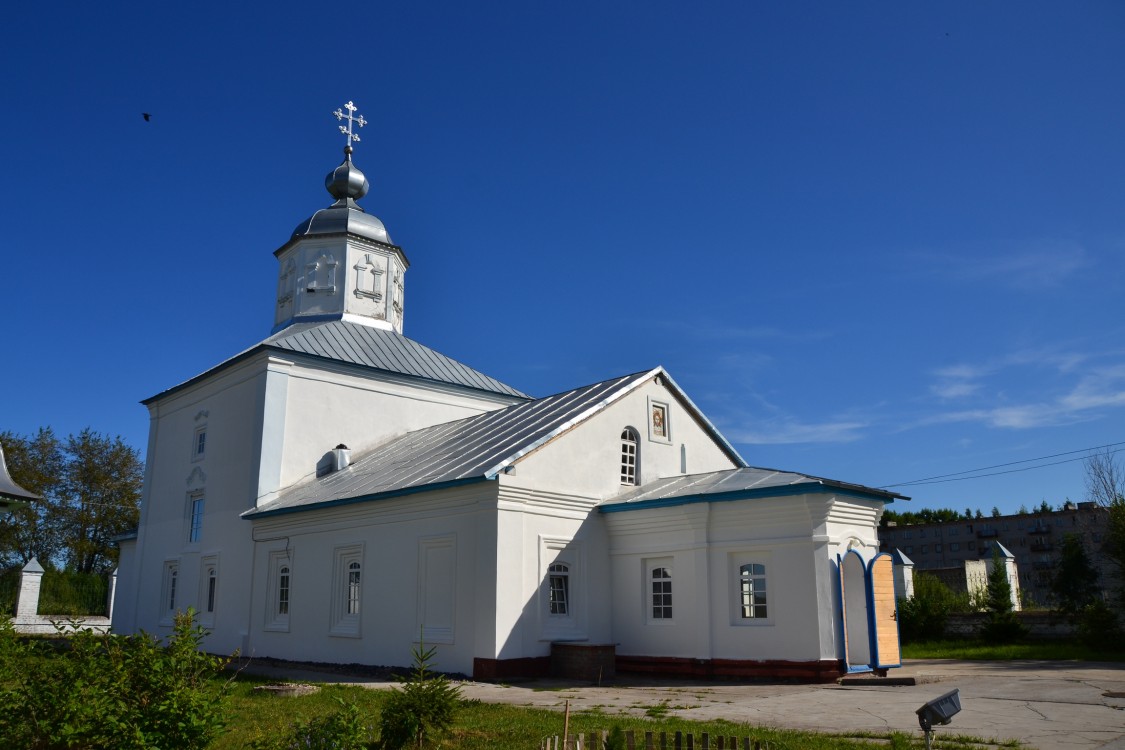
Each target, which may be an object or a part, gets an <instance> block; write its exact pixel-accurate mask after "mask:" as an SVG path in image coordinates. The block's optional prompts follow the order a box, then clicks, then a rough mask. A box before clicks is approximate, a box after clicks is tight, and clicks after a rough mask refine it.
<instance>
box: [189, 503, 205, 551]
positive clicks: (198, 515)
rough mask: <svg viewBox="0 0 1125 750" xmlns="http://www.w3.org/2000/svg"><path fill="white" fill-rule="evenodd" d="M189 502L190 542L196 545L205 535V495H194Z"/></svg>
mask: <svg viewBox="0 0 1125 750" xmlns="http://www.w3.org/2000/svg"><path fill="white" fill-rule="evenodd" d="M189 502H190V504H191V510H190V514H191V515H190V519H189V521H188V541H189V542H191V543H193V544H194V543H195V542H198V541H199V537H200V536H201V535H202V533H203V495H192V496H191V499H190V501H189Z"/></svg>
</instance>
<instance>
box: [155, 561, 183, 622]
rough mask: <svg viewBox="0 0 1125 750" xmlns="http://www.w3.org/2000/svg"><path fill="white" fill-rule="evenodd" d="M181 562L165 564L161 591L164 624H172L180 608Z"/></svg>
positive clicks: (162, 620)
mask: <svg viewBox="0 0 1125 750" xmlns="http://www.w3.org/2000/svg"><path fill="white" fill-rule="evenodd" d="M179 584H180V562H179V560H168V561H166V562H165V563H164V579H163V582H162V585H161V591H160V621H161V623H163V624H169V623H171V622H172V618H173V617H174V616H175V614H176V612H177V610H178V609H179V607H180V604H181V602H180V591H179V589H180V585H179Z"/></svg>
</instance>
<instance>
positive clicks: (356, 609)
mask: <svg viewBox="0 0 1125 750" xmlns="http://www.w3.org/2000/svg"><path fill="white" fill-rule="evenodd" d="M363 581H364V578H363V546H362V545H351V546H348V547H337V548H336V565H335V582H334V585H333V587H332V594H333V606H332V612H333V621H332V629H331V631H330V633H331V634H332V635H341V636H348V637H351V638H359V637H360V619H359V616H360V611H361V610H362V604H363Z"/></svg>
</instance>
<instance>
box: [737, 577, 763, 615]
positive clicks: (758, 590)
mask: <svg viewBox="0 0 1125 750" xmlns="http://www.w3.org/2000/svg"><path fill="white" fill-rule="evenodd" d="M738 595H739V610H740V612H741V616H742V619H744V620H758V619H765V617H766V566H765V565H763V564H761V563H745V564H743V565H740V566H739V567H738Z"/></svg>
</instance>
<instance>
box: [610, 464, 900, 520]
mask: <svg viewBox="0 0 1125 750" xmlns="http://www.w3.org/2000/svg"><path fill="white" fill-rule="evenodd" d="M819 487H826V488H831V489H835V490H841V491H844V492H848V493H853V494H860V495H869V496H871V497H873V498H877V499H886V500H888V501H889V500H892V499H894V498H903V496H902V495H899V494H896V493H894V492H888V491H886V490H879V489H875V488H873V487H864V486H863V485H859V484H849V483H847V482H839V481H836V480H832V479H822V478H821V477H814V476H808V475H806V474H797V473H795V472H791V471H778V470H776V469H759V468H755V467H752V466H751V467H746V468H742V469H728V470H726V471H716V472H711V473H708V474H689V475H687V476H676V477H668V478H666V479H658V480H656V481H655V482H649V483H648V484H646V485H644V486H643V487H638V488H637V489H636V490H633V491H632V492H629V493H626V494H625V495H622V496H620V497H618V498H616V499H614V500H613V502H610V503H605V504H603V505H602V506H601V507H602V509H603V510H607V511H608V510H625V509H626V508H628V507H631V506H633V507H636V506H641V507H643V506H645V505H651V504H674V503H675V501H677V500H681V499H683V500H686V499H688V498H693V499H703V500H705V499H707V498H708V497H709V496H714V497H715V498H718V497H719V496H721V495H731V494H733V495H738V494H746V495H755V496H768V495H769V494H770V492H771V491H775V492H776V493H777V494H789V493H790V492H793V491H800V490H802V489H804V488H807V489H808V490H809V491H814V490H815V489H816V488H819ZM903 499H906V498H903Z"/></svg>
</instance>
